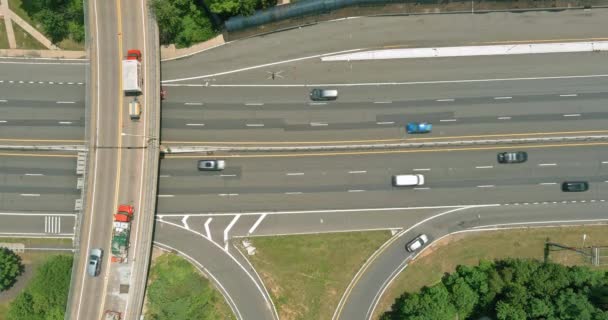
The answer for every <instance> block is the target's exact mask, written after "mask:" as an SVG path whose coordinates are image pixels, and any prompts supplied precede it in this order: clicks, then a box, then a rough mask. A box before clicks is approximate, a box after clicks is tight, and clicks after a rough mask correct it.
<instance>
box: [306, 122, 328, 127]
mask: <svg viewBox="0 0 608 320" xmlns="http://www.w3.org/2000/svg"><path fill="white" fill-rule="evenodd" d="M310 125H311V126H313V127H321V126H327V125H328V124H327V123H323V122H311V123H310Z"/></svg>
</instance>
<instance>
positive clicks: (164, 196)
mask: <svg viewBox="0 0 608 320" xmlns="http://www.w3.org/2000/svg"><path fill="white" fill-rule="evenodd" d="M158 197H159V198H173V197H175V196H174V195H172V194H159V195H158Z"/></svg>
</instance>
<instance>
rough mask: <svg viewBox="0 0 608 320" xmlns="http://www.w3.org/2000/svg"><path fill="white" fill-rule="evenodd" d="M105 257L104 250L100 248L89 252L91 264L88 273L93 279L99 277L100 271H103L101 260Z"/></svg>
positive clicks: (88, 266)
mask: <svg viewBox="0 0 608 320" xmlns="http://www.w3.org/2000/svg"><path fill="white" fill-rule="evenodd" d="M102 257H103V250H102V249H100V248H94V249H91V250H89V264H88V265H87V273H88V274H89V275H90V276H91V277H97V276H98V275H99V271H101V258H102Z"/></svg>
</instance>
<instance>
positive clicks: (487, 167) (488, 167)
mask: <svg viewBox="0 0 608 320" xmlns="http://www.w3.org/2000/svg"><path fill="white" fill-rule="evenodd" d="M492 168H494V166H477V167H475V169H492Z"/></svg>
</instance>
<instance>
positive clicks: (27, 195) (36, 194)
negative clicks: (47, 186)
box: [20, 193, 40, 197]
mask: <svg viewBox="0 0 608 320" xmlns="http://www.w3.org/2000/svg"><path fill="white" fill-rule="evenodd" d="M20 196H22V197H40V193H22V194H20Z"/></svg>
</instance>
